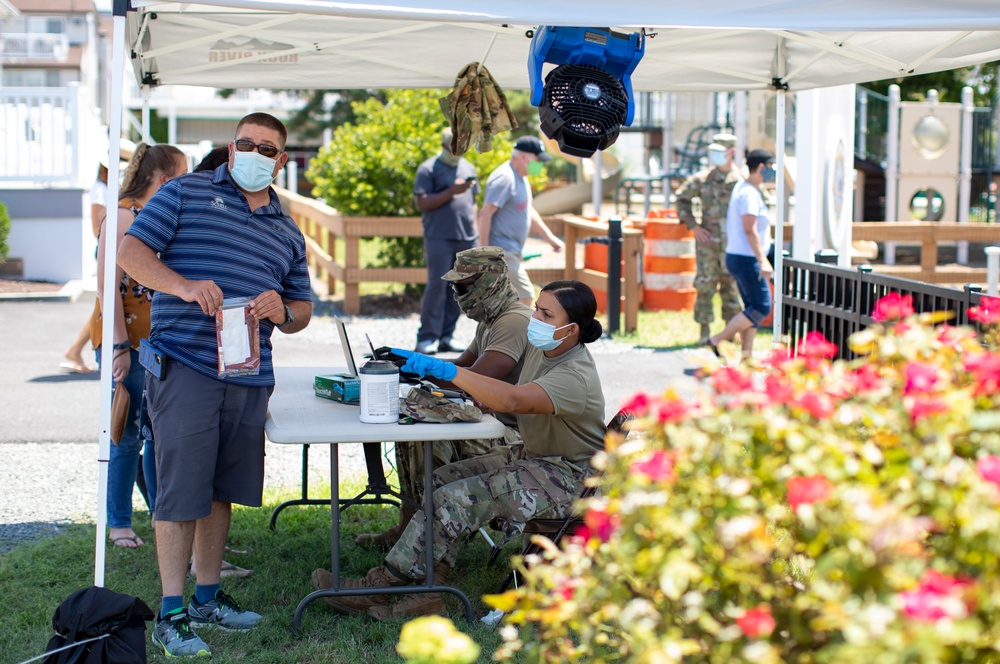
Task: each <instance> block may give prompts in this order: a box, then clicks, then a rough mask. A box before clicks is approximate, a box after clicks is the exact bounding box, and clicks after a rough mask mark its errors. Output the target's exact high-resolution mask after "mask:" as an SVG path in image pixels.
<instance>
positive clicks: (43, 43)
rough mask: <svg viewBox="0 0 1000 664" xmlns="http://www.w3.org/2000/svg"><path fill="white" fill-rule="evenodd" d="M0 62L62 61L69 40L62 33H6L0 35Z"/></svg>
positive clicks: (67, 53)
mask: <svg viewBox="0 0 1000 664" xmlns="http://www.w3.org/2000/svg"><path fill="white" fill-rule="evenodd" d="M0 46H2V48H0V62H4V63H10V62H21V61H27V62H63V61H65V60H66V59H67V58H68V56H69V40H68V39H67V37H66V35H63V34H45V33H7V34H4V35H0Z"/></svg>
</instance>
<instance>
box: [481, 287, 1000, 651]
mask: <svg viewBox="0 0 1000 664" xmlns="http://www.w3.org/2000/svg"><path fill="white" fill-rule="evenodd" d="M973 311H975V314H973ZM976 316H978V318H976ZM873 317H874V318H875V319H876V320H878V321H881V322H879V323H877V324H875V325H873V326H872V327H870V328H868V329H866V330H863V331H861V332H859V333H857V334H855V335H854V336H853V337H852V338H851V340H850V344H851V348H852V350H853V351H854V353H856V354H857V357H856V359H853V360H849V361H845V360H836V361H835V360H833V359H832V358H833V357H835V356H836V354H837V348H836V347H835V346H834V345H832V344H830V343H829V342H828V341H827V340H826V339H824V338H823V337H822V335H820V334H818V333H811V334H809V335H808V336H807V337H806V338H805V339H804V340H803V342H802V343H801V344H800V345H799V347H798V348H796V353H795V355H792V354H790V353H789V352H788V351H786V350H783V349H781V350H776V351H774V352H773V353H772V354H771V356H770V357H768V358H766V359H765V360H763V361H758V362H756V363H755V364H751V365H749V366H747V365H742V366H739V367H735V366H728V367H721V368H717V369H714V370H713V369H707V371H709V372H710V375H708V376H707V378H706V379H705V380H703V381H700V382H698V383H696V384H693V385H692V386H690V387H687V386H685V388H684V389H683V390H682V389H681V388H679V387H672V388H671V389H669V390H667V391H664V392H662V393H655V392H643V393H640V394H637V395H635V396H634V397H633V398H632V399H630V401H629V403H628V404H627V405H628V407H629V408H630V409H631V410H632V412H633V413H634V414H635V415H636V420H635V421H634V423H633V430H632V433H631V435H629V437H628V438H622V437H621V436H620V435H612V436H609V438H608V441H607V451H606V453H603V454H601V455H599V456H598V457H597V459H596V460H595V464H596V465H597V466H598V468H599V470H600V471H601V476H600V491H599V492H598V495H597V496H596V497H594V498H592V499H589V500H588V501H586V503H585V504H584V505H582V506H581V508H582V510H583V512H582V513H583V514H584V522H585V524H586V525H585V526H584V527H583V528H582V529H581V530H580V531H579V532H578V533H576V535H575V536H572V537H569V538H566V539H565V540H564V541H563V543H562V544H560V545H559V546H558V547H557V546H555V545H552V544H551V543H549V542H546V541H543V542H542V544H543V551H544V553H543V554H542V555H539V556H535V557H533V559H531V560H527V561H523V562H521V563H519V566H520V570H521V572H522V573H523V575H524V579H525V582H524V583H523V584H522V585H521V586H520V588H518V589H516V590H511V591H508V592H506V593H504V594H502V595H493V596H487V597H486V598H485V599H486V601H487V603H489V604H491V605H492V606H494V607H497V608H501V609H503V610H504V611H507V612H508V615H507V618H506V620H507V622H508V623H509V624H508V626H506V627H505V628H504V629H503V630H502V632H501V633H502V634H503V635H504V643H503V644H502V645H501V646H500V649H499V650H498V651H497V652H496V654H495V658H496V659H497V660H504V659H506V658H510V657H524V656H527V661H545V662H549V661H567V662H570V661H579V662H711V663H714V662H719V663H722V662H749V661H754V662H775V663H777V662H839V661H880V662H881V661H904V660H905V661H913V662H945V661H948V662H950V661H970V662H977V661H978V662H989V661H1000V408H998V406H1000V353H998V352H997V349H996V347H995V344H994V343H993V339H996V338H1000V337H998V336H997V335H996V333H995V330H993V329H992V328H990V327H989V326H992V325H998V324H1000V299H996V300H994V299H991V298H983V302H982V303H981V305H980V307H978V308H977V309H975V310H970V317H973V319H974V320H977V321H978V322H979V323H980V324H981V325H982V326H983V329H982V331H983V335H982V336H983V337H984V338H985V339H987V340H988V341H989V343H987V344H986V345H985V346H984V344H983V343H982V341H981V340H980V338H979V336H977V334H976V332H975V331H974V330H970V329H968V328H958V327H953V326H951V325H948V324H947V321H948V319H949V316H948V315H946V314H914V313H913V306H912V301H910V300H909V299H908V298H907V297H901V296H899V295H897V294H890V295H889V296H887V297H885V298H883V299H882V300H880V301H879V302H878V303H877V304H876V306H875V309H874V312H873Z"/></svg>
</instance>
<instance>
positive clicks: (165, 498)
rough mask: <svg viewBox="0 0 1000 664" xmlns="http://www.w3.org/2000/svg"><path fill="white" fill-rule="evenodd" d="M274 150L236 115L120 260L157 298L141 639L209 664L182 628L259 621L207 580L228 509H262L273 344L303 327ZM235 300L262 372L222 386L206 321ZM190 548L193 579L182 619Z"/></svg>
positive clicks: (300, 266)
mask: <svg viewBox="0 0 1000 664" xmlns="http://www.w3.org/2000/svg"><path fill="white" fill-rule="evenodd" d="M286 140H287V133H286V130H285V127H284V125H283V124H282V123H281V122H280V121H279V120H278V119H276V118H274V117H273V116H271V115H268V114H266V113H252V114H250V115H248V116H246V117H245V118H243V119H242V120H240V123H239V125H237V127H236V137H235V139H234V140H233V142H231V143H230V144H229V163H228V164H223V165H222V166H220V167H219V168H217V169H216V170H214V171H205V172H202V173H193V174H190V175H185V176H182V177H179V178H175V179H173V180H171V181H170V182H168V183H166V184H165V185H164V186H163V187H161V188H160V190H159V192H157V194H156V196H154V197H153V199H152V200H150V202H149V203H148V204H147V205H146V207H145V208H143V210H142V211H141V212H140V213H139V216H138V217H136V219H135V222H134V223H133V224H132V226H131V228H130V229H129V230H128V233H127V234H126V236H125V238H124V239H123V241H122V243H121V247H120V249H119V251H118V263H119V265H121V266H122V267H123V268H124V270H125V272H126V273H128V274H129V275H131V276H132V277H133V278H135V279H136V280H137V281H138V282H139V283H141V284H143V285H144V286H146V287H148V288H151V289H153V290H154V291H155V292H156V294H155V295H154V296H153V303H152V321H153V326H152V332H151V333H150V342H151V343H152V344H153V345H154V346H156V347H157V348H158V349H159V350H160V351H162V352H163V353H164V354H165V355H166V357H167V360H166V370H165V373H164V375H163V377H162V379H161V378H157V377H155V376H154V375H153V374H152V373H151V372H147V374H146V389H147V395H148V406H149V414H150V419H151V420H152V425H153V430H154V431H155V435H156V447H155V449H156V468H157V496H156V547H157V556H158V559H159V568H160V581H161V584H162V587H163V602H162V605H161V608H160V614H159V616H158V619H157V624H156V627H155V628H154V630H153V635H152V638H153V642H154V643H155V644H156V645H158V646H159V647H160V648H162V649H163V651H164V652H165V653H166V654H167V655H169V656H189V657H195V656H206V655H208V654H209V651H208V646H207V645H206V644H205V642H204V641H202V640H201V638H200V637H199V636H198V635H197V634H196V633H195V632H194V631H193V630H192V629H191V626H192V625H194V626H200V625H215V626H219V627H222V628H225V629H229V630H246V629H250V628H251V627H253V626H254V625H255V624H256V623H257V622H258V621H259V620H260V619H261V616H260V614H257V613H254V612H253V611H247V610H245V609H242V608H240V606H239V605H238V604H237V603H236V602H235V601H234V600H233V598H232V597H230V596H229V595H227V594H226V593H224V592H223V591H222V590H221V589H220V588H219V571H220V566H221V564H222V553H223V550H224V548H225V544H226V537H227V534H228V532H229V521H230V516H231V513H232V503H239V504H241V505H249V506H252V507H259V506H260V505H261V500H262V493H263V486H264V418H265V415H266V413H267V401H268V398H269V397H270V395H271V391H272V390H273V389H274V375H273V373H272V368H271V366H272V365H271V342H270V337H271V333H272V331H273V330H274V328H276V327H277V328H279V329H280V330H281V331H282V332H284V333H286V334H290V333H293V332H298V331H299V330H301V329H303V328H304V327H305V326H306V325H307V324H308V323H309V319H310V317H311V316H312V300H311V289H310V284H309V272H308V268H307V266H306V248H305V239H304V238H303V237H302V233H301V232H299V230H298V228H297V227H296V225H295V222H293V221H292V219H291V218H290V217H289V216H288V215H286V214H285V213H284V212H283V211H282V209H281V203H280V202H279V200H278V197H277V195H276V194H275V193H274V191H272V190H271V187H270V184H271V181H272V179H273V178H274V176H276V175H277V174H278V171H279V170H280V169H281V168H282V167H283V166H284V165H285V162H286V161H287V160H288V155H287V154H286V153H285V152H284V147H285V141H286ZM240 297H246V298H251V301H250V305H249V311H250V314H251V315H252V316H253V317H254V318H255V319H257V321H258V323H259V326H260V368H259V372H258V373H257V374H256V375H235V376H232V375H227V376H225V377H223V378H220V377H219V366H218V364H219V348H218V342H217V340H216V324H215V313H216V311H217V310H219V309H220V308H221V307H222V305H223V300H224V299H229V298H240ZM192 544H193V545H194V547H195V549H196V552H197V558H198V579H197V585H196V586H195V595H194V597H193V598H192V599H191V602H190V603H189V605H188V606H187V608H186V609H185V607H184V603H183V592H184V580H185V576H186V574H187V565H188V560H189V557H190V555H191V547H192Z"/></svg>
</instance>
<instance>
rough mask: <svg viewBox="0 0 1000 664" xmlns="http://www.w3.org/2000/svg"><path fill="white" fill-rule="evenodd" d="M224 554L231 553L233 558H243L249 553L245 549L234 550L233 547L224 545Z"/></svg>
mask: <svg viewBox="0 0 1000 664" xmlns="http://www.w3.org/2000/svg"><path fill="white" fill-rule="evenodd" d="M226 553H231V554H233V555H234V556H245V555H248V554H249V553H250V552H249V551H247V550H246V549H234V548H233V547H231V546H229V545H228V544H227V545H226Z"/></svg>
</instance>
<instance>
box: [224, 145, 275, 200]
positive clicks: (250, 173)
mask: <svg viewBox="0 0 1000 664" xmlns="http://www.w3.org/2000/svg"><path fill="white" fill-rule="evenodd" d="M276 163H277V162H276V161H275V160H274V159H268V158H267V157H265V156H264V155H262V154H260V153H258V152H237V153H236V158H235V159H234V160H233V168H232V170H231V171H230V172H231V173H232V176H233V180H235V181H236V184H238V185H239V186H240V188H241V189H243V190H244V191H249V192H251V193H253V192H258V191H263V190H264V189H267V187H268V185H270V184H271V180H273V179H274V165H275V164H276Z"/></svg>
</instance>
